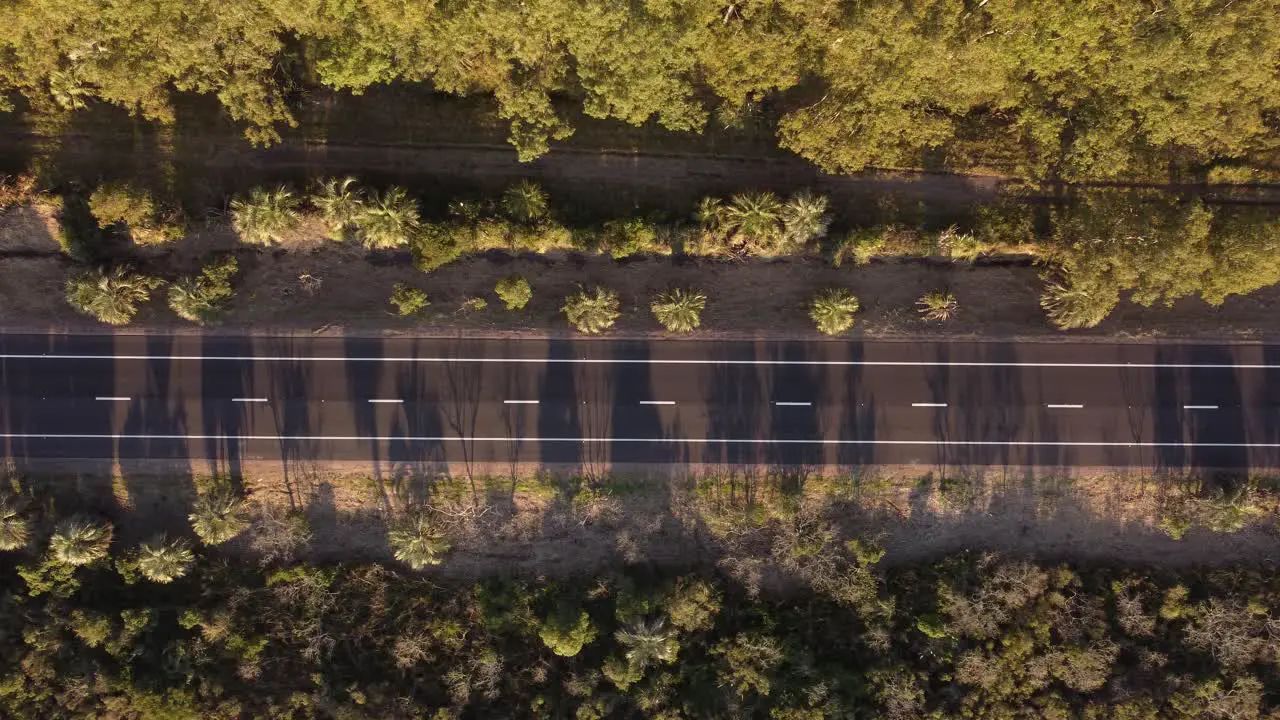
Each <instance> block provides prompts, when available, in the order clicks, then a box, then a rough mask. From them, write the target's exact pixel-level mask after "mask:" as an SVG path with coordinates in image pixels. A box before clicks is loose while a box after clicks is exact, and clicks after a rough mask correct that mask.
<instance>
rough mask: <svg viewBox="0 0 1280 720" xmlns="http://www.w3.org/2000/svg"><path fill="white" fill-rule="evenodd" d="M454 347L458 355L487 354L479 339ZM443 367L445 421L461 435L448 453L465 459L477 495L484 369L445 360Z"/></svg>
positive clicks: (469, 478) (456, 433)
mask: <svg viewBox="0 0 1280 720" xmlns="http://www.w3.org/2000/svg"><path fill="white" fill-rule="evenodd" d="M454 349H455V350H456V353H455V357H483V356H484V354H485V352H484V350H485V347H484V344H483V343H482V342H477V341H471V342H466V341H462V340H457V341H455V342H454ZM443 370H444V377H443V382H444V387H443V388H441V392H442V395H441V405H440V407H441V409H442V410H441V412H442V415H443V422H444V426H445V428H446V429H447V430H448V431H450V432H452V434H453V436H454V437H457V438H459V439H458V440H456V441H453V442H450V443H449V444H448V446H447V448H446V452H447V454H448V457H449V460H450V461H451V462H453V461H456V460H455V458H459V459H461V460H462V464H463V468H464V469H465V471H466V474H467V478H468V480H470V481H471V482H472V492H473V494H474V493H475V492H476V491H477V488H476V487H475V486H474V482H475V476H474V472H473V470H474V464H475V462H476V449H477V447H478V444H477V443H476V441H475V440H474V438H475V437H476V436H477V435H479V434H480V433H478V432H477V428H478V426H479V423H478V420H479V414H480V403H481V402H482V401H483V398H484V395H483V388H482V384H483V381H484V368H483V366H482V365H481V364H480V363H474V362H454V361H450V362H447V363H445V365H444V368H443ZM455 449H456V451H455ZM455 452H456V453H457V454H456V455H454V453H455Z"/></svg>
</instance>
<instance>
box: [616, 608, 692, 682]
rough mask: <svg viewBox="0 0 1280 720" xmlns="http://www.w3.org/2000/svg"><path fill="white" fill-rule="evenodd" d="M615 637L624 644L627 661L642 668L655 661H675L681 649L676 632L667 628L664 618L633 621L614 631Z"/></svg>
mask: <svg viewBox="0 0 1280 720" xmlns="http://www.w3.org/2000/svg"><path fill="white" fill-rule="evenodd" d="M614 638H615V639H616V640H617V641H618V644H619V645H621V646H622V648H623V657H625V658H626V659H627V663H628V664H629V665H630V666H631V667H634V668H639V669H641V670H643V669H644V668H647V667H649V666H650V665H653V664H655V663H670V662H673V661H674V660H675V659H676V653H678V652H679V651H680V642H679V641H678V640H677V639H676V634H675V632H673V631H671V630H668V629H666V627H664V623H663V621H662V620H654V621H640V622H636V623H633V624H631V625H630V626H628V627H625V628H623V629H621V630H619V631H617V632H616V633H614Z"/></svg>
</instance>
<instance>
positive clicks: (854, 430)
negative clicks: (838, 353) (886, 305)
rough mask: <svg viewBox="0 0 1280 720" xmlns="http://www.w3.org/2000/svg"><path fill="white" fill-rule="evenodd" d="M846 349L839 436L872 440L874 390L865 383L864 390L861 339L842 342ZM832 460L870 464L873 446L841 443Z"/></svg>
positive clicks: (872, 458) (873, 457)
mask: <svg viewBox="0 0 1280 720" xmlns="http://www.w3.org/2000/svg"><path fill="white" fill-rule="evenodd" d="M846 347H847V354H846V355H845V359H846V360H848V361H849V363H850V364H849V365H845V366H843V367H842V373H843V374H844V378H843V382H844V393H843V397H844V402H843V404H842V406H841V407H842V412H841V414H840V435H839V437H840V439H841V440H875V439H876V396H875V387H874V386H872V385H870V384H865V385H866V386H865V387H864V382H863V378H864V375H865V366H864V365H862V361H863V360H864V359H865V356H866V348H865V346H864V345H863V343H862V341H861V340H856V341H852V342H849V343H846ZM833 398H834V395H833ZM824 437H825V435H824ZM836 460H837V462H839V463H840V465H843V466H846V467H854V468H857V467H862V466H866V465H874V464H875V462H876V446H875V445H873V444H871V443H850V444H841V445H840V446H839V447H838V448H837V449H836Z"/></svg>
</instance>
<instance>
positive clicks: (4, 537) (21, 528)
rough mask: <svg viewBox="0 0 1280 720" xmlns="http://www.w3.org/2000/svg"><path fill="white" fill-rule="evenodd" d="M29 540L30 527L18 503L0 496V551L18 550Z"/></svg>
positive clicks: (7, 497)
mask: <svg viewBox="0 0 1280 720" xmlns="http://www.w3.org/2000/svg"><path fill="white" fill-rule="evenodd" d="M30 539H31V526H30V525H29V524H28V523H27V519H26V518H25V517H23V515H22V508H21V507H20V506H19V504H18V502H17V501H16V500H14V499H13V498H11V497H9V496H0V550H20V549H22V548H24V547H26V545H27V542H28V541H29V540H30Z"/></svg>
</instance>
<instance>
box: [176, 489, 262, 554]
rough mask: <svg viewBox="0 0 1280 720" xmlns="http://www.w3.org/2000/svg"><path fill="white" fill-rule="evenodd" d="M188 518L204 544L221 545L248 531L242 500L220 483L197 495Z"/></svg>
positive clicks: (246, 512) (247, 516) (247, 521)
mask: <svg viewBox="0 0 1280 720" xmlns="http://www.w3.org/2000/svg"><path fill="white" fill-rule="evenodd" d="M188 519H189V520H190V521H191V528H192V529H193V530H195V532H196V535H197V536H199V537H200V540H201V541H202V542H203V543H204V544H206V545H221V544H222V543H225V542H227V541H229V540H231V539H233V538H234V537H236V536H237V535H239V534H240V533H242V532H244V531H245V530H248V529H249V514H248V511H247V510H246V509H245V507H244V501H243V500H241V499H240V497H239V496H238V495H237V494H236V493H235V490H233V489H232V488H231V486H230V485H228V484H226V483H224V482H219V483H218V484H216V485H215V486H214V487H212V488H209V489H208V490H206V491H205V492H203V493H201V494H200V497H199V498H197V499H196V503H195V506H194V507H193V508H192V510H191V514H190V515H189V516H188Z"/></svg>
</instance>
